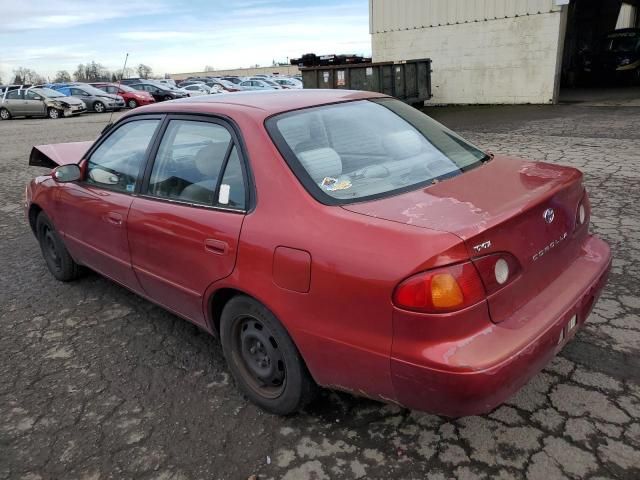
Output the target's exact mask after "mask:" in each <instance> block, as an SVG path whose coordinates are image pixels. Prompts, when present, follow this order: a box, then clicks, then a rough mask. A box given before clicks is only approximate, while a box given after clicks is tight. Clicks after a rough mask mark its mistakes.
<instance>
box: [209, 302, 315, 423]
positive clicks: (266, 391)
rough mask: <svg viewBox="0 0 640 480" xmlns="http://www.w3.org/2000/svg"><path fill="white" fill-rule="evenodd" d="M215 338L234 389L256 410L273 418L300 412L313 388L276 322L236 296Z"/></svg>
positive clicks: (257, 305)
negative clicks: (225, 360) (272, 414)
mask: <svg viewBox="0 0 640 480" xmlns="http://www.w3.org/2000/svg"><path fill="white" fill-rule="evenodd" d="M220 338H221V341H222V349H223V351H224V355H225V358H226V359H227V363H228V364H229V369H230V370H231V373H232V374H233V377H234V378H235V380H236V383H237V384H238V387H239V388H240V389H241V390H242V391H243V392H244V393H245V394H246V395H247V396H248V397H249V399H250V400H251V401H252V402H253V403H255V404H256V405H258V406H260V407H261V408H263V409H265V410H267V411H269V412H271V413H275V414H278V415H288V414H290V413H294V412H296V411H298V410H300V409H301V408H302V407H303V406H304V405H305V404H307V403H308V402H309V401H310V400H311V399H312V398H313V396H314V393H315V391H316V385H315V383H314V381H313V379H312V378H311V376H310V375H309V372H308V371H307V368H306V365H305V364H304V361H303V360H302V357H301V356H300V354H299V353H298V349H297V348H296V346H295V345H294V343H293V341H292V340H291V338H290V337H289V334H288V333H287V331H286V330H285V329H284V327H283V326H282V325H281V324H280V322H279V321H278V319H277V318H276V317H275V316H274V315H273V313H271V312H270V311H269V310H268V309H267V308H265V307H264V305H262V304H260V303H259V302H258V301H256V300H254V299H253V298H250V297H247V296H245V295H240V296H237V297H234V298H232V299H231V300H230V301H229V302H228V303H227V305H226V306H225V308H224V310H223V312H222V316H221V319H220Z"/></svg>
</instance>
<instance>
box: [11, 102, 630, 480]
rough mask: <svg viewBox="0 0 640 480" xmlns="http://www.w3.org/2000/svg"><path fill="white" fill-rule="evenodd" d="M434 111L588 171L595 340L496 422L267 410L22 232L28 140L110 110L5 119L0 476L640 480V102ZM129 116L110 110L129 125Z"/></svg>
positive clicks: (64, 136)
mask: <svg viewBox="0 0 640 480" xmlns="http://www.w3.org/2000/svg"><path fill="white" fill-rule="evenodd" d="M428 113H430V114H432V115H433V116H434V117H436V118H437V119H439V120H441V121H443V123H445V124H447V125H448V126H450V127H451V128H453V129H455V130H457V131H459V132H460V133H462V134H463V135H464V136H466V137H467V138H469V139H470V140H472V141H474V142H475V143H476V144H478V145H479V146H481V147H484V148H488V149H491V150H492V151H494V152H500V153H505V154H513V155H518V156H522V157H526V158H530V159H539V160H546V161H549V162H554V163H561V164H565V165H571V166H575V167H578V168H580V169H582V170H583V171H584V172H585V174H586V178H585V183H586V185H587V188H588V190H589V194H590V199H591V204H592V208H593V214H592V226H591V229H592V231H593V232H595V233H597V234H598V235H600V236H602V237H603V238H604V239H606V240H607V241H608V242H609V243H610V244H611V246H612V248H613V252H614V263H613V270H612V273H611V277H610V280H609V283H608V285H607V287H606V289H605V291H604V294H603V296H602V298H601V299H600V301H599V302H598V304H597V305H596V307H595V309H594V311H593V313H592V315H591V317H590V318H589V320H588V323H587V324H586V326H585V328H583V329H582V330H581V331H580V332H579V333H578V335H577V337H576V338H575V339H574V340H573V341H572V342H571V343H569V344H568V345H567V346H566V347H565V348H564V349H563V351H562V352H561V353H560V355H559V356H558V357H557V358H556V359H555V360H554V361H553V362H552V363H551V364H550V365H549V366H548V367H547V368H545V370H544V371H543V372H541V373H540V374H539V375H537V376H536V377H534V378H533V379H532V380H531V381H530V382H529V383H528V384H527V385H526V386H525V387H524V388H523V389H522V390H521V391H520V392H519V393H518V394H517V395H516V396H514V397H513V398H512V399H510V400H509V401H508V402H507V403H506V404H505V405H503V406H501V407H499V408H498V409H496V410H495V411H494V412H492V413H491V414H489V415H486V416H477V417H468V418H462V419H456V420H451V419H445V418H440V417H437V416H434V415H429V414H424V413H419V412H411V411H408V410H404V409H400V408H398V407H396V406H392V405H383V404H380V403H376V402H373V401H370V400H366V399H360V398H355V397H352V396H350V395H347V394H343V393H334V392H329V391H323V392H322V394H321V395H320V397H319V398H318V399H317V400H316V401H315V402H314V403H313V404H312V405H310V406H309V407H308V408H307V409H306V411H305V412H304V413H301V414H299V415H296V416H293V417H289V418H280V417H275V416H272V415H269V414H265V413H263V412H262V411H260V410H259V409H257V408H256V407H254V406H253V405H252V404H250V403H248V401H247V400H246V399H244V398H243V397H242V396H241V395H240V394H239V393H238V392H237V391H236V389H235V387H234V385H233V381H232V380H231V379H230V377H229V374H228V372H227V369H226V366H225V363H224V359H223V357H222V353H221V348H220V346H219V344H218V342H217V340H215V339H213V338H211V337H209V336H208V335H207V334H205V333H203V332H201V331H200V330H198V329H197V328H196V327H194V326H192V325H190V324H188V323H186V322H185V321H183V320H180V319H178V318H176V317H174V316H173V315H171V314H169V313H168V312H166V311H164V310H162V309H160V308H159V307H156V306H154V305H152V304H150V303H149V302H147V301H145V300H143V299H141V298H139V297H137V296H136V295H134V294H132V293H130V292H128V291H126V290H125V289H123V288H121V287H119V286H117V285H115V284H114V283H112V282H110V281H107V280H105V279H104V278H102V277H100V276H98V275H96V274H89V275H87V276H85V277H84V278H82V279H81V280H79V281H76V282H73V283H69V284H63V283H59V282H56V281H55V280H54V279H53V277H51V275H49V273H48V272H47V270H46V267H45V263H44V261H43V260H42V257H41V255H40V251H39V248H38V245H37V243H36V240H35V239H34V237H33V235H32V234H31V231H30V229H29V227H28V225H27V223H26V222H25V220H24V219H23V213H22V206H21V202H22V198H23V195H24V185H25V183H26V182H27V181H28V180H29V179H30V178H31V177H33V176H35V175H37V174H39V173H40V172H42V171H43V170H42V169H38V168H31V167H28V166H27V160H28V154H29V151H30V148H31V146H32V145H34V144H43V143H57V142H64V141H80V140H88V139H91V138H94V137H95V136H96V135H97V134H98V132H99V131H100V130H101V129H102V128H103V127H104V124H105V123H106V121H107V118H108V116H107V115H85V116H83V117H81V118H73V119H64V120H57V121H52V120H14V121H5V122H0V145H1V146H2V148H1V149H0V173H1V175H2V178H3V182H2V187H1V188H2V196H3V202H2V203H1V204H0V228H1V232H2V240H1V242H0V254H1V257H0V258H1V259H2V266H1V268H0V300H1V301H0V305H1V306H2V308H1V311H0V312H1V313H0V314H1V316H0V322H1V327H2V334H1V335H0V480H6V479H12V480H13V479H24V480H27V479H28V480H37V479H65V480H67V479H83V480H98V479H164V480H181V479H246V478H248V477H250V476H251V475H258V476H259V478H260V479H269V478H272V479H284V480H293V479H316V480H322V479H334V478H335V479H343V478H344V479H351V478H363V479H378V478H380V479H383V478H384V479H386V478H402V479H424V478H427V479H434V480H435V479H449V478H460V479H475V478H499V479H505V480H507V479H518V478H527V479H531V480H537V479H541V480H552V479H556V478H558V479H559V478H572V479H587V478H588V479H607V478H610V479H612V478H621V479H636V478H639V477H640V357H639V355H638V354H639V353H640V322H639V316H640V261H639V260H640V215H638V205H639V204H640V182H639V181H640V156H639V155H640V153H639V152H640V132H638V128H637V126H638V125H640V108H632V107H628V108H625V107H608V108H600V107H584V106H576V105H570V106H566V105H564V106H563V105H560V106H545V107H538V106H522V107H458V108H442V109H430V110H428ZM116 116H117V115H116Z"/></svg>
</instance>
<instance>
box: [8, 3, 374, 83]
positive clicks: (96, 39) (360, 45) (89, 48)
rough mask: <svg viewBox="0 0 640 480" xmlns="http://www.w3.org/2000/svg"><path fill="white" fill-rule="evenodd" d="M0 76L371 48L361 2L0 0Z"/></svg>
mask: <svg viewBox="0 0 640 480" xmlns="http://www.w3.org/2000/svg"><path fill="white" fill-rule="evenodd" d="M2 3H3V7H2V27H1V28H0V44H2V49H0V79H2V80H4V81H10V80H12V79H13V70H14V69H15V68H17V67H26V68H30V69H32V70H35V71H36V72H38V73H39V74H41V75H44V76H45V77H47V76H48V77H53V76H54V75H55V73H56V72H57V71H58V70H68V71H69V72H70V73H73V71H74V70H75V69H76V67H77V65H78V64H79V63H87V62H90V61H92V60H93V61H96V62H98V63H101V64H103V65H104V66H105V67H107V68H108V69H110V70H118V69H121V68H122V66H123V62H124V59H125V54H126V53H129V59H128V65H127V66H130V67H135V66H136V65H138V64H139V63H144V64H146V65H149V66H151V68H152V69H153V72H154V74H155V75H158V76H162V75H164V74H165V73H183V72H197V71H202V70H203V69H204V67H205V65H210V66H213V67H215V68H217V69H226V68H239V67H248V66H251V65H255V64H259V65H262V66H268V65H271V63H272V62H273V60H276V61H282V62H286V61H287V57H289V58H297V57H299V56H300V55H302V54H303V53H309V52H313V53H317V54H325V53H357V54H365V55H370V54H371V41H370V37H369V19H368V14H369V10H368V0H325V1H321V0H192V1H180V0H139V1H137V0H129V1H122V0H91V1H86V0H47V1H40V0H31V1H13V0H5V1H3V2H2Z"/></svg>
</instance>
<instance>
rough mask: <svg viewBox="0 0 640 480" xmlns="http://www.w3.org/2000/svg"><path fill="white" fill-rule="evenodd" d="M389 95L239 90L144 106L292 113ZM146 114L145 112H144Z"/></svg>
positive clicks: (150, 109)
mask: <svg viewBox="0 0 640 480" xmlns="http://www.w3.org/2000/svg"><path fill="white" fill-rule="evenodd" d="M383 97H387V95H384V94H381V93H375V92H365V91H360V90H328V89H327V90H323V89H307V90H305V89H302V90H270V91H266V92H256V91H247V92H236V93H229V94H222V95H203V96H199V97H189V98H183V99H180V100H175V101H172V102H168V103H164V102H161V103H156V104H153V105H149V106H147V107H143V108H144V110H145V111H148V112H150V111H154V112H162V111H189V112H194V111H196V110H197V111H199V112H202V113H216V111H217V110H218V109H219V107H220V106H223V105H231V106H235V107H246V108H251V109H259V110H262V111H264V112H265V116H270V115H274V114H276V113H282V112H288V111H290V110H298V109H301V108H308V107H313V106H317V105H326V104H331V103H340V102H349V101H353V100H364V99H367V98H383ZM141 113H142V112H141Z"/></svg>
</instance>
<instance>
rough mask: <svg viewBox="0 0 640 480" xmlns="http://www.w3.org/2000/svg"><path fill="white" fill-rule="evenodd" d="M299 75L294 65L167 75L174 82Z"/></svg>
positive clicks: (298, 70)
mask: <svg viewBox="0 0 640 480" xmlns="http://www.w3.org/2000/svg"><path fill="white" fill-rule="evenodd" d="M299 73H300V69H299V68H298V67H297V66H295V65H284V66H278V67H259V68H232V69H229V70H214V71H211V72H188V73H172V74H169V76H170V77H171V78H173V79H174V80H184V79H185V78H188V77H201V76H205V75H208V76H211V77H223V76H227V75H230V76H237V77H250V76H252V75H259V74H262V75H283V76H288V75H297V74H299Z"/></svg>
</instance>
